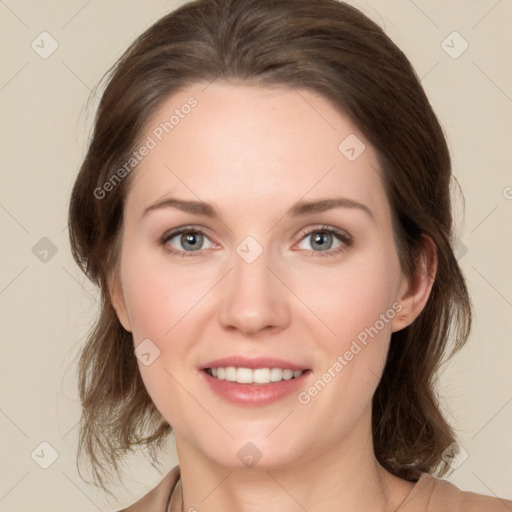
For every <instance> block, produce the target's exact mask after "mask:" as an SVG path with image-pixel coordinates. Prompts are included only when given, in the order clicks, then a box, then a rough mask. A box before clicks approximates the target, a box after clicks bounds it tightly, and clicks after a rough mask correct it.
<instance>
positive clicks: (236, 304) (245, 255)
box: [220, 237, 288, 333]
mask: <svg viewBox="0 0 512 512" xmlns="http://www.w3.org/2000/svg"><path fill="white" fill-rule="evenodd" d="M270 253H271V251H269V250H265V249H264V248H263V247H262V246H261V245H260V244H259V243H258V242H257V241H256V240H255V239H254V238H252V237H247V238H246V239H244V240H243V241H242V242H241V243H240V244H239V245H238V246H237V247H236V250H235V252H234V254H233V258H232V270H231V272H230V273H229V275H228V276H227V284H226V290H225V293H224V295H223V299H222V307H221V310H220V321H221V323H222V324H223V325H224V326H225V327H235V328H237V329H239V330H241V331H244V332H246V333H255V332H257V331H259V330H261V329H264V328H268V327H270V326H271V327H273V328H277V327H282V326H283V325H285V324H286V323H287V322H288V305H287V304H286V293H285V292H286V290H285V289H284V286H283V284H282V283H281V282H280V281H279V279H277V278H276V276H275V275H274V274H273V272H272V271H271V270H270V269H269V268H268V267H270V268H272V261H271V257H270Z"/></svg>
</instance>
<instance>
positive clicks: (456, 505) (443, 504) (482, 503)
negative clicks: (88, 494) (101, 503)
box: [118, 466, 512, 512]
mask: <svg viewBox="0 0 512 512" xmlns="http://www.w3.org/2000/svg"><path fill="white" fill-rule="evenodd" d="M180 486H181V480H180V468H179V466H174V467H173V468H172V469H171V471H169V473H167V475H166V476H165V477H164V479H163V480H162V481H161V482H160V483H159V484H158V485H157V486H156V487H155V488H154V489H152V490H151V491H149V492H148V493H147V494H146V495H145V496H143V497H142V498H141V499H140V500H138V501H137V502H136V503H134V504H133V505H131V506H129V507H128V508H125V509H123V510H120V511H118V512H180V506H181V495H180V491H181V488H180ZM171 489H172V491H174V492H173V493H172V497H171V501H170V503H169V495H170V493H171ZM169 505H170V506H169ZM511 510H512V501H511V500H504V499H501V498H493V497H491V496H485V495H483V494H475V493H473V492H467V491H461V490H460V489H459V488H457V487H456V486H455V485H453V484H452V483H450V482H448V481H447V480H442V479H439V478H436V477H433V476H432V475H430V474H428V473H422V474H421V476H420V478H419V480H418V481H417V482H416V485H415V486H414V487H413V489H412V491H411V492H410V493H409V495H408V496H407V498H406V499H405V500H404V502H403V503H402V504H401V505H400V507H399V508H398V509H397V510H396V512H507V511H508V512H510V511H511Z"/></svg>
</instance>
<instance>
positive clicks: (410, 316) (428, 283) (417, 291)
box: [391, 235, 437, 332]
mask: <svg viewBox="0 0 512 512" xmlns="http://www.w3.org/2000/svg"><path fill="white" fill-rule="evenodd" d="M422 237H423V247H422V249H421V251H420V254H419V255H418V260H417V262H416V269H415V272H414V276H413V277H412V279H408V278H407V277H406V276H405V275H404V276H403V279H402V283H401V285H400V288H399V291H398V295H397V300H398V301H399V302H400V304H401V305H402V309H401V310H399V311H398V313H397V315H396V316H395V317H394V318H393V320H392V321H391V326H392V332H395V331H399V330H401V329H403V328H404V327H407V326H408V325H409V324H411V323H412V322H413V321H414V320H415V319H416V317H418V316H419V314H420V313H421V312H422V311H423V308H424V307H425V304H426V303H427V300H428V298H429V296H430V292H431V290H432V286H433V284H434V279H435V276H436V273H437V249H436V245H435V243H434V241H433V240H432V238H430V237H429V236H427V235H422Z"/></svg>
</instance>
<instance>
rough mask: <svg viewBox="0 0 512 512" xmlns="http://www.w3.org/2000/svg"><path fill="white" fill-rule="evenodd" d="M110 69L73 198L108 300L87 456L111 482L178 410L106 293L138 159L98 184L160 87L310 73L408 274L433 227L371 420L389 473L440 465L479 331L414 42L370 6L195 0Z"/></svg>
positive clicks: (87, 414) (79, 239)
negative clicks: (152, 384)
mask: <svg viewBox="0 0 512 512" xmlns="http://www.w3.org/2000/svg"><path fill="white" fill-rule="evenodd" d="M107 75H108V76H109V81H108V85H107V86H106V88H105V90H104V93H103V95H102V97H101V101H100V104H99V106H98V110H97V113H96V118H95V125H94V132H93V136H92V139H91V141H90V144H89V148H88V152H87V154H86V157H85V160H84V162H83V164H82V166H81V168H80V172H79V174H78V177H77V180H76V183H75V185H74V189H73V192H72V197H71V203H70V208H69V233H70V240H71V247H72V252H73V256H74V258H75V260H76V261H77V263H78V264H79V265H80V266H81V267H82V269H83V270H84V272H85V274H86V275H87V276H88V277H89V278H90V279H91V280H92V281H93V282H94V283H96V284H97V285H99V286H100V289H101V292H102V309H101V314H100V316H99V319H98V321H97V323H96V325H95V327H94V329H93V330H92V332H91V333H90V335H89V337H88V340H87V343H86V345H85V346H84V348H83V350H82V352H81V355H80V361H79V393H80V398H81V402H82V407H83V413H82V418H81V423H80V434H79V447H78V460H80V457H81V455H82V453H83V452H84V451H85V454H86V455H87V458H88V460H89V461H90V462H91V463H92V467H93V471H94V476H95V479H96V481H97V482H98V483H99V485H100V486H101V487H102V488H103V489H104V490H106V491H107V492H109V491H108V489H107V488H106V486H105V483H106V480H105V479H104V477H105V476H106V477H107V478H108V476H109V470H110V469H112V468H113V469H115V471H116V473H117V475H118V476H119V475H120V472H119V466H118V462H119V460H120V459H121V457H122V456H123V455H125V454H126V453H127V452H128V451H132V450H133V448H134V447H142V448H144V449H147V450H148V451H149V454H150V455H151V459H152V464H153V463H154V462H156V461H158V454H159V453H160V450H161V448H162V446H163V443H164V441H165V440H166V439H167V436H168V434H169V433H170V432H171V426H170V425H169V424H168V423H167V421H166V420H165V419H164V418H163V417H162V415H161V414H160V413H159V411H158V410H157V409H156V407H155V406H154V404H153V402H152V400H151V398H150V396H149V395H148V393H147V391H146V389H145V386H144V384H143V381H142V379H141V376H140V374H139V371H138V366H137V363H136V358H135V356H134V347H133V340H132V337H131V334H130V333H129V332H127V331H125V330H124V329H123V327H122V326H121V324H120V323H119V321H118V319H117V316H116V314H115V311H114V309H113V307H112V305H111V301H110V297H109V293H108V280H109V276H110V275H111V273H112V272H113V271H114V269H115V267H116V261H117V256H118V253H119V238H120V232H121V230H120V228H121V227H122V221H123V204H124V198H125V196H126V192H127V188H128V186H129V184H130V181H131V179H130V178H131V176H132V174H133V173H132V174H130V175H129V176H127V177H126V178H125V179H123V180H121V181H120V182H119V183H118V184H117V186H115V187H113V189H112V190H111V191H109V193H108V194H106V195H105V197H103V198H101V199H99V198H98V197H97V195H98V194H96V193H95V192H94V191H95V190H98V188H101V187H102V186H103V185H104V184H105V183H106V182H107V181H108V180H111V179H112V177H113V176H114V174H115V173H116V171H117V170H118V169H119V167H120V166H122V165H123V163H124V162H126V161H127V160H128V159H129V155H130V154H131V153H132V152H133V151H134V149H135V148H136V147H137V146H136V143H137V141H138V138H139V137H140V136H141V134H142V133H143V132H142V130H143V128H144V123H145V122H146V121H147V120H148V118H149V116H150V115H151V113H152V112H154V111H155V109H156V108H158V107H159V105H161V104H162V102H163V101H164V100H165V99H167V98H168V97H169V96H170V95H172V94H173V93H176V92H177V91H179V90H182V89H184V88H185V87H186V86H187V85H191V84H194V83H199V82H206V83H207V82H211V81H213V80H215V79H221V80H224V81H228V82H230V83H234V84H236V83H244V84H251V85H257V86H262V87H266V86H268V87H270V86H285V87H293V88H306V89H309V90H312V91H314V92H316V93H320V94H321V95H323V97H325V98H327V99H328V100H330V101H332V103H333V105H335V106H336V107H337V108H339V109H340V110H341V111H343V112H344V113H345V114H346V115H348V116H349V117H350V118H351V120H352V121H353V122H354V123H355V125H356V126H357V127H358V128H359V129H360V130H361V132H362V133H363V134H364V135H365V136H366V137H367V139H368V140H369V141H370V143H371V144H372V145H373V147H374V148H375V150H376V152H377V155H378V158H379V163H380V171H381V173H382V176H383V179H384V185H385V190H386V194H387V197H388V200H389V203H390V205H391V210H392V214H393V227H394V237H395V244H396V247H397V251H398V254H399V258H400V263H401V266H402V269H403V270H404V272H406V273H407V275H409V276H410V277H412V276H413V274H414V272H415V269H416V268H417V262H418V257H419V255H420V254H421V252H422V249H423V248H424V242H425V236H428V237H430V238H431V239H432V241H433V242H434V244H435V247H436V250H437V257H438V269H437V274H436V277H435V280H434V284H433V288H432V291H431V294H430V297H429V299H428V302H427V304H426V306H425V308H424V309H423V311H422V312H421V314H420V315H419V316H418V317H417V318H416V319H415V321H414V322H413V323H412V324H411V325H409V326H408V327H406V328H404V329H402V330H401V331H399V332H395V333H393V334H392V336H391V344H390V349H389V354H388V359H387V362H386V366H385V369H384V373H383V375H382V378H381V380H380V382H379V385H378V387H377V389H376V392H375V394H374V397H373V418H372V428H373V438H374V449H375V456H376V458H377V460H378V461H379V462H380V463H381V464H382V466H384V467H385V468H386V469H387V470H388V471H390V472H391V473H393V474H394V475H397V476H399V477H401V478H405V479H408V480H415V479H417V477H418V472H419V471H424V472H430V473H433V474H436V475H437V476H442V475H444V474H445V473H446V472H447V470H448V469H449V467H448V465H447V464H446V462H445V461H444V460H443V459H442V457H441V454H442V452H443V450H444V449H445V448H446V447H447V446H448V445H449V444H450V443H452V442H453V441H454V433H453V430H452V428H451V427H450V425H449V424H448V423H447V421H446V420H445V418H444V417H443V414H442V412H441V410H440V406H439V403H438V399H437V396H436V392H435V387H436V385H437V380H436V379H437V374H438V370H439V368H440V366H441V363H442V362H443V361H442V358H443V356H444V355H445V353H446V352H447V348H448V343H449V341H450V339H451V340H452V342H453V350H452V351H451V352H450V354H449V356H450V357H451V355H453V354H454V353H455V352H456V351H457V350H458V349H460V348H461V347H462V346H463V344H464V343H465V341H466V339H467V337H468V335H469V331H470V327H471V301H470V298H469V295H468V292H467V288H466V284H465V280H464V277H463V274H462V272H461V269H460V267H459V265H458V263H457V260H456V258H455V256H454V253H453V249H452V242H453V233H452V229H453V227H452V212H451V202H450V180H451V178H452V176H451V163H450V155H449V151H448V147H447V144H446V140H445V138H444V135H443V131H442V128H441V126H440V125H439V122H438V120H437V118H436V116H435V114H434V112H433V110H432V107H431V106H430V103H429V101H428V99H427V97H426V95H425V93H424V91H423V89H422V87H421V84H420V81H419V80H418V77H417V76H416V74H415V72H414V70H413V68H412V66H411V64H410V63H409V61H408V60H407V58H406V57H405V55H404V54H403V53H402V52H401V51H400V50H399V49H398V48H397V47H396V46H395V44H394V43H393V42H392V41H391V40H390V39H389V38H388V37H387V36H386V35H385V34H384V32H383V30H382V29H381V28H380V27H379V26H377V25H376V24H375V23H374V22H372V21H371V20H370V19H368V18H367V17H366V16H364V15H363V14H362V13H361V12H359V11H358V10H357V9H355V8H353V7H351V6H349V5H347V4H345V3H342V2H338V1H336V0H272V1H271V0H196V1H193V2H190V3H188V4H185V5H183V6H181V7H180V8H178V9H177V10H175V11H174V12H171V13H169V14H167V15H166V16H164V17H163V18H161V19H160V20H159V21H157V22H156V23H155V24H154V25H153V26H151V27H150V28H149V29H147V30H146V31H145V32H144V33H143V34H142V35H141V36H139V37H138V38H137V39H136V40H135V41H134V42H133V43H132V45H131V46H130V47H129V48H128V49H127V51H126V52H125V53H124V54H123V55H122V57H121V58H120V59H119V60H118V61H117V62H116V64H115V65H114V66H113V67H112V68H111V69H110V70H109V71H108V72H107V73H106V75H105V76H107ZM340 142H341V141H340ZM153 465H154V464H153ZM79 471H80V468H79ZM109 493H110V492H109Z"/></svg>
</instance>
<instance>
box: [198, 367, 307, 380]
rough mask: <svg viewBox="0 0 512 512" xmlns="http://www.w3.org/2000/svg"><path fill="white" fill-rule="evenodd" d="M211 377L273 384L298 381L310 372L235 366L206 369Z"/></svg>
mask: <svg viewBox="0 0 512 512" xmlns="http://www.w3.org/2000/svg"><path fill="white" fill-rule="evenodd" d="M204 371H205V372H206V373H207V374H208V375H210V377H213V378H215V379H218V380H226V381H229V382H237V383H238V384H272V383H275V382H281V381H283V380H284V381H286V380H292V379H297V378H299V377H300V376H301V375H303V374H304V373H307V372H309V371H310V370H290V369H288V368H255V369H252V368H243V367H235V366H226V367H224V366H219V367H217V368H205V370H204Z"/></svg>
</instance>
